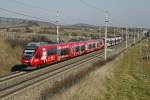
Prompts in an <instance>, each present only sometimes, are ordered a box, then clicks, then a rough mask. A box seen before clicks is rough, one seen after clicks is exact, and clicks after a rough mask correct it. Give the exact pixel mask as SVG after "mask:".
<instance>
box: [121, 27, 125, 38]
mask: <svg viewBox="0 0 150 100" xmlns="http://www.w3.org/2000/svg"><path fill="white" fill-rule="evenodd" d="M123 32H124V30H123V29H122V32H121V33H122V40H124V38H123Z"/></svg>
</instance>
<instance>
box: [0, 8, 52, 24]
mask: <svg viewBox="0 0 150 100" xmlns="http://www.w3.org/2000/svg"><path fill="white" fill-rule="evenodd" d="M0 10H2V11H5V12H8V13H13V14H16V15H21V16H26V17H29V18H33V19H36V20H40V21H44V22H54V21H51V20H45V19H42V18H39V17H34V16H31V15H27V14H23V13H20V12H16V11H12V10H8V9H5V8H0Z"/></svg>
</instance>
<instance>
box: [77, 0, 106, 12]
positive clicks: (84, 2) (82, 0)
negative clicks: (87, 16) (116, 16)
mask: <svg viewBox="0 0 150 100" xmlns="http://www.w3.org/2000/svg"><path fill="white" fill-rule="evenodd" d="M79 1H80V2H81V3H83V4H84V5H86V6H87V7H90V8H93V9H96V10H98V11H100V12H103V13H105V12H106V10H103V9H101V8H98V7H96V6H94V5H92V4H90V3H87V2H86V1H84V0H79Z"/></svg>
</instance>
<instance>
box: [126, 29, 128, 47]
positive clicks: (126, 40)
mask: <svg viewBox="0 0 150 100" xmlns="http://www.w3.org/2000/svg"><path fill="white" fill-rule="evenodd" d="M126 48H128V28H127V27H126Z"/></svg>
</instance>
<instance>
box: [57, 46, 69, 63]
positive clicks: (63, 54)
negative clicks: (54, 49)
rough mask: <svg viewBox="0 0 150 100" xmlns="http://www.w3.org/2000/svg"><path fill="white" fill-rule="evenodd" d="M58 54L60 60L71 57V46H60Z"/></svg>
mask: <svg viewBox="0 0 150 100" xmlns="http://www.w3.org/2000/svg"><path fill="white" fill-rule="evenodd" d="M58 56H59V60H65V59H67V58H69V57H71V55H70V48H69V46H62V47H61V46H60V47H59V49H58Z"/></svg>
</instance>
